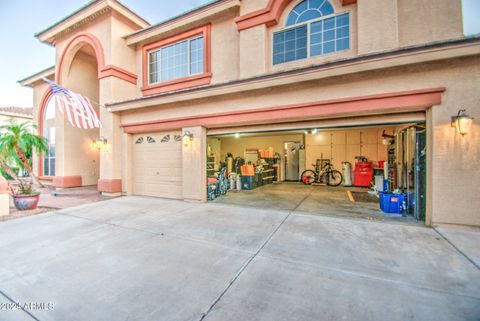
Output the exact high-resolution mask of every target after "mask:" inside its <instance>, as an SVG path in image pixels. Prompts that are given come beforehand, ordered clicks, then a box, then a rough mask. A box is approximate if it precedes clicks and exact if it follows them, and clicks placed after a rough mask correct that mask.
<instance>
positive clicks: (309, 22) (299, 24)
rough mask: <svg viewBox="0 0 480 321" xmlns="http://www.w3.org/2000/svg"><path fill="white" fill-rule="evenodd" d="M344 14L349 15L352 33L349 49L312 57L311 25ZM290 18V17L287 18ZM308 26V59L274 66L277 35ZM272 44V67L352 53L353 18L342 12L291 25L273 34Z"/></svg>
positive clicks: (350, 31)
mask: <svg viewBox="0 0 480 321" xmlns="http://www.w3.org/2000/svg"><path fill="white" fill-rule="evenodd" d="M344 14H348V29H349V33H350V36H349V37H348V38H349V39H348V49H343V50H338V51H333V52H329V53H327V54H322V55H316V56H313V57H312V55H311V46H310V43H311V40H310V38H311V24H312V23H315V22H318V21H321V20H326V19H329V18H334V17H337V16H341V15H344ZM287 17H288V16H287ZM305 25H306V26H307V57H306V58H302V59H296V60H291V61H286V62H282V63H279V64H274V63H273V56H274V43H273V39H274V37H275V34H277V33H280V32H285V31H289V30H292V29H295V28H298V27H301V26H305ZM271 44H272V53H271V55H270V57H271V59H272V65H273V66H280V65H284V64H289V63H294V62H298V61H305V60H308V59H313V58H317V57H325V56H329V55H332V54H338V53H342V52H347V51H350V50H352V17H351V15H350V12H349V11H342V12H339V13H332V14H329V15H326V16H323V17H320V18H317V19H312V20H308V21H306V22H302V23H297V24H294V25H290V26H288V27H283V28H282V29H280V30H277V31H275V32H274V33H273V35H272V39H271Z"/></svg>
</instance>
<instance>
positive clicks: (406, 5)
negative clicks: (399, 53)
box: [397, 0, 463, 47]
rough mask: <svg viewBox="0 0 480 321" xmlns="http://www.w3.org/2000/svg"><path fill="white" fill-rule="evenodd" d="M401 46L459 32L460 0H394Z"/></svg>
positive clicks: (457, 35) (444, 37)
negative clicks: (396, 6)
mask: <svg viewBox="0 0 480 321" xmlns="http://www.w3.org/2000/svg"><path fill="white" fill-rule="evenodd" d="M397 2H398V25H399V30H398V33H399V43H400V46H401V47H405V46H411V45H418V44H421V43H428V42H434V41H440V40H448V39H454V38H460V37H462V36H463V20H462V1H461V0H435V1H431V0H420V1H419V0H398V1H397Z"/></svg>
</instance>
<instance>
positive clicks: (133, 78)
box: [98, 65, 138, 85]
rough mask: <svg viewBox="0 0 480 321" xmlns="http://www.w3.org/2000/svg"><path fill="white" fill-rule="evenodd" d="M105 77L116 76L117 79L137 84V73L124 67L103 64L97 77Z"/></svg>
mask: <svg viewBox="0 0 480 321" xmlns="http://www.w3.org/2000/svg"><path fill="white" fill-rule="evenodd" d="M107 77H117V78H119V79H122V80H125V81H128V82H129V83H132V84H134V85H136V84H137V79H138V77H137V75H135V74H134V73H131V72H129V71H126V70H125V69H122V68H119V67H117V66H113V65H108V66H105V67H103V68H102V69H101V70H100V73H99V75H98V79H103V78H107Z"/></svg>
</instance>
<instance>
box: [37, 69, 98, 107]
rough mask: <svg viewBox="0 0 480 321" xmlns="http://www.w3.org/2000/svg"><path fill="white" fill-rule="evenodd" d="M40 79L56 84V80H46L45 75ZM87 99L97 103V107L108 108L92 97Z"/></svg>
mask: <svg viewBox="0 0 480 321" xmlns="http://www.w3.org/2000/svg"><path fill="white" fill-rule="evenodd" d="M42 80H43V81H44V82H46V83H47V84H48V83H51V82H52V83H54V84H56V85H58V84H57V83H56V82H54V81H51V80H48V79H47V78H45V77H43V78H42ZM59 86H60V85H59ZM89 99H90V101H91V102H92V103H94V104H95V105H97V106H98V108H100V107H103V108H105V109H107V110H108V108H107V107H106V106H105V105H102V104H100V103H99V102H98V101H95V100H93V99H91V98H89Z"/></svg>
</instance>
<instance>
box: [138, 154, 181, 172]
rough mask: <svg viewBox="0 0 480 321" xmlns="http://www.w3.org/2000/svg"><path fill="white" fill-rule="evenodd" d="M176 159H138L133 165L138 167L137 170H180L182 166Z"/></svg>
mask: <svg viewBox="0 0 480 321" xmlns="http://www.w3.org/2000/svg"><path fill="white" fill-rule="evenodd" d="M176 158H177V159H174V160H172V159H166V160H161V159H151V158H150V159H140V160H138V161H136V162H135V165H138V166H139V170H141V169H143V168H150V169H151V168H182V164H180V163H179V161H178V158H179V157H176Z"/></svg>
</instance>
